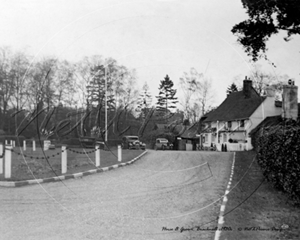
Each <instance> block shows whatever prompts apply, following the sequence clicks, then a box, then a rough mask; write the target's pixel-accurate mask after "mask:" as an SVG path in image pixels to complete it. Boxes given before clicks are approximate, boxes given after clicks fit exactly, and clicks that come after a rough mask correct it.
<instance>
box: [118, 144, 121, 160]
mask: <svg viewBox="0 0 300 240" xmlns="http://www.w3.org/2000/svg"><path fill="white" fill-rule="evenodd" d="M118 161H119V162H121V161H122V147H121V145H118Z"/></svg>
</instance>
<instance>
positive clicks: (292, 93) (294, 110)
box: [281, 85, 298, 120]
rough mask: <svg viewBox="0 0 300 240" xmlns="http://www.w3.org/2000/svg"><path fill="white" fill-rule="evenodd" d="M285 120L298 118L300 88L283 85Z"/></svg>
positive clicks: (283, 112)
mask: <svg viewBox="0 0 300 240" xmlns="http://www.w3.org/2000/svg"><path fill="white" fill-rule="evenodd" d="M281 116H282V117H283V118H292V119H294V120H297V118H298V86H295V85H283V93H282V115H281Z"/></svg>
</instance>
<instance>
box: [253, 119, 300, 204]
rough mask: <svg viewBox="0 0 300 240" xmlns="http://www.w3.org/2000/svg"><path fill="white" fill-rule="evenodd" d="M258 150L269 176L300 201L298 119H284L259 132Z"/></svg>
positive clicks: (299, 135)
mask: <svg viewBox="0 0 300 240" xmlns="http://www.w3.org/2000/svg"><path fill="white" fill-rule="evenodd" d="M256 151H257V160H258V163H259V165H260V166H261V168H262V170H263V174H264V176H265V177H266V179H267V180H269V181H271V182H272V183H273V184H274V186H275V187H276V188H277V189H279V190H282V191H284V192H287V193H288V194H289V196H290V197H291V199H293V200H294V201H295V202H296V203H297V204H300V178H299V176H300V127H299V122H298V123H296V122H295V121H282V123H280V124H278V125H276V126H272V127H270V128H269V129H267V130H265V131H264V132H263V133H262V134H260V137H259V139H258V144H257V148H256Z"/></svg>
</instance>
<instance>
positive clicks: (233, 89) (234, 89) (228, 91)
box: [226, 83, 238, 96]
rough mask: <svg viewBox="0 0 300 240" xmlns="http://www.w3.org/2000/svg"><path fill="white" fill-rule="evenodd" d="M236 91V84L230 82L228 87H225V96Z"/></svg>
mask: <svg viewBox="0 0 300 240" xmlns="http://www.w3.org/2000/svg"><path fill="white" fill-rule="evenodd" d="M237 91H238V88H237V86H236V85H235V83H232V84H231V85H229V87H228V88H227V90H226V93H227V96H228V95H230V94H231V93H233V92H237Z"/></svg>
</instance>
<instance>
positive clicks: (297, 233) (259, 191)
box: [221, 151, 300, 240]
mask: <svg viewBox="0 0 300 240" xmlns="http://www.w3.org/2000/svg"><path fill="white" fill-rule="evenodd" d="M254 157H255V152H254V151H251V152H237V153H236V162H235V168H234V176H233V182H232V185H231V186H232V188H233V187H234V186H236V187H235V188H233V189H232V191H231V192H230V193H229V195H228V199H229V200H228V202H227V204H226V210H225V223H224V226H228V227H231V229H232V231H223V232H222V233H221V239H228V240H235V239H236V240H240V239H245V240H250V239H251V240H252V239H280V240H283V239H300V224H299V222H300V208H297V207H295V206H293V205H292V203H291V202H290V201H289V199H288V197H287V195H286V194H284V193H282V192H279V191H277V190H276V189H274V188H273V186H272V184H271V183H270V182H267V181H265V180H264V177H263V175H262V172H261V170H260V167H259V166H258V164H257V161H256V159H254ZM253 160H254V161H253ZM251 164H252V165H251ZM236 184H238V185H236Z"/></svg>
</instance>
